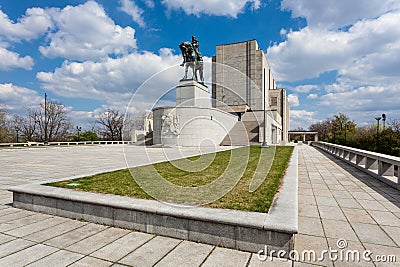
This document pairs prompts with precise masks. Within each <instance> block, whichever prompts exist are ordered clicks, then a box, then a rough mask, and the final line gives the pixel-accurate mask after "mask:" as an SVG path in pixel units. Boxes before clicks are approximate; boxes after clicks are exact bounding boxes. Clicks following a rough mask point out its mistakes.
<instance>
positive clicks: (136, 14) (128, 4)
mask: <svg viewBox="0 0 400 267" xmlns="http://www.w3.org/2000/svg"><path fill="white" fill-rule="evenodd" d="M119 2H120V3H121V10H122V11H123V12H125V13H126V14H128V15H129V16H131V18H132V19H133V21H134V22H136V23H137V24H138V25H139V26H140V27H142V28H143V27H145V26H146V23H145V22H144V19H143V17H142V14H143V10H142V9H141V8H140V7H138V6H137V5H136V3H135V2H134V1H131V0H120V1H119ZM147 4H151V3H147ZM153 5H154V3H153Z"/></svg>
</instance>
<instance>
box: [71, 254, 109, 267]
mask: <svg viewBox="0 0 400 267" xmlns="http://www.w3.org/2000/svg"><path fill="white" fill-rule="evenodd" d="M111 265H113V263H112V262H109V261H105V260H100V259H96V258H93V257H89V256H87V257H85V258H83V259H80V260H79V261H77V262H74V263H73V264H71V265H69V266H70V267H92V266H96V267H107V266H111Z"/></svg>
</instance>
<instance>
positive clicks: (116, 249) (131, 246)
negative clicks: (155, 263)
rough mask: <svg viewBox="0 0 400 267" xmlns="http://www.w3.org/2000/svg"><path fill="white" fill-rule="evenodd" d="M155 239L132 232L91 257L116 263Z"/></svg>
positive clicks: (151, 236)
mask: <svg viewBox="0 0 400 267" xmlns="http://www.w3.org/2000/svg"><path fill="white" fill-rule="evenodd" d="M153 237H154V235H150V234H146V233H140V232H132V233H129V234H127V235H125V236H123V237H121V238H119V239H117V240H115V241H114V242H112V243H110V244H108V245H106V246H105V247H102V248H101V249H99V250H97V251H95V252H93V253H92V254H91V256H94V257H96V258H100V259H105V260H108V261H113V262H116V261H118V260H119V259H121V258H122V257H124V256H126V255H127V254H129V253H130V252H132V251H134V250H135V249H137V248H138V247H139V246H141V245H143V244H144V243H146V242H147V241H149V240H150V239H151V238H153Z"/></svg>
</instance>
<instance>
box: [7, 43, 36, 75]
mask: <svg viewBox="0 0 400 267" xmlns="http://www.w3.org/2000/svg"><path fill="white" fill-rule="evenodd" d="M33 65H34V63H33V59H32V58H31V57H30V56H25V57H21V56H20V55H19V54H17V53H15V52H11V51H9V50H7V49H5V48H2V47H0V70H8V69H11V68H21V69H26V70H31V69H32V67H33Z"/></svg>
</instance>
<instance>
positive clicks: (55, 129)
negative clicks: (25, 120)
mask: <svg viewBox="0 0 400 267" xmlns="http://www.w3.org/2000/svg"><path fill="white" fill-rule="evenodd" d="M29 117H31V119H32V120H33V121H35V122H37V123H38V129H37V132H38V135H39V136H40V138H41V139H42V140H45V139H46V135H47V140H45V141H54V140H66V139H67V138H68V137H69V134H70V131H71V129H72V123H71V120H70V119H69V118H68V115H67V109H66V107H65V106H64V105H62V104H60V103H57V102H55V101H48V102H47V105H46V116H45V107H44V104H43V103H42V104H40V106H39V108H38V109H32V111H31V112H30V113H29Z"/></svg>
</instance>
